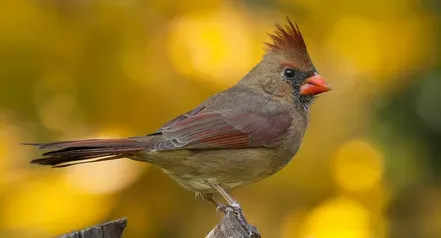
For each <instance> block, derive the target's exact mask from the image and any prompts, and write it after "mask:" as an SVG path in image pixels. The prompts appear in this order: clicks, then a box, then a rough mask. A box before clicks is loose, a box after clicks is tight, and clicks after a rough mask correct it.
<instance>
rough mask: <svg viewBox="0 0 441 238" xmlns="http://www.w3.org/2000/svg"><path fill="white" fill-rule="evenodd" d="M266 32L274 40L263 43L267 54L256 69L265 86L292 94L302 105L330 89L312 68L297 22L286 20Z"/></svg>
mask: <svg viewBox="0 0 441 238" xmlns="http://www.w3.org/2000/svg"><path fill="white" fill-rule="evenodd" d="M269 35H270V37H271V39H272V41H273V42H272V43H266V45H267V46H268V49H267V51H266V54H265V56H264V57H263V60H262V61H261V62H260V63H259V65H258V66H257V67H256V68H255V71H256V72H255V73H257V74H258V77H259V78H260V81H261V83H263V85H264V88H265V89H270V90H269V91H271V92H270V93H272V94H276V95H277V94H279V95H281V96H287V95H283V94H289V96H290V97H291V98H292V97H293V96H294V99H297V100H295V101H296V102H299V103H300V104H301V105H302V107H305V108H308V106H309V104H310V103H311V101H312V99H313V98H314V96H316V95H318V94H321V93H324V92H327V91H329V90H331V87H330V86H329V85H328V84H327V83H326V82H325V81H324V80H323V78H322V77H321V76H320V75H319V74H318V72H317V70H316V69H315V67H314V65H313V63H312V61H311V59H310V57H309V55H308V52H307V49H306V44H305V42H304V40H303V37H302V34H301V33H300V30H299V27H298V26H297V24H296V25H293V24H292V23H291V21H290V20H289V19H288V25H286V26H285V27H282V26H280V25H278V24H276V31H275V32H274V33H273V34H269Z"/></svg>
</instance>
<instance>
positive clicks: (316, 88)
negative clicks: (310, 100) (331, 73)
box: [300, 74, 331, 95]
mask: <svg viewBox="0 0 441 238" xmlns="http://www.w3.org/2000/svg"><path fill="white" fill-rule="evenodd" d="M329 90H331V86H329V84H327V83H326V82H325V80H323V78H322V77H321V76H320V75H318V74H315V75H314V76H311V77H309V78H307V79H306V80H305V83H304V84H302V86H300V94H302V95H317V94H320V93H324V92H327V91H329Z"/></svg>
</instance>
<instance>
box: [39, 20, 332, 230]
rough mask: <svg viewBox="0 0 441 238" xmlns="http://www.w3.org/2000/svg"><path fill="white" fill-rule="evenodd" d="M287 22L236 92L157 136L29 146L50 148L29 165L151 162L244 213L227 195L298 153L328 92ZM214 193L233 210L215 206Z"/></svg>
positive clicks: (216, 98) (296, 32)
mask: <svg viewBox="0 0 441 238" xmlns="http://www.w3.org/2000/svg"><path fill="white" fill-rule="evenodd" d="M288 23H289V25H287V26H285V27H284V28H283V27H281V26H280V25H277V24H276V27H277V30H276V32H275V34H273V35H270V36H271V38H272V40H273V43H272V44H267V45H268V46H269V49H268V50H267V51H266V54H265V55H264V57H263V59H262V61H260V63H258V64H257V65H256V66H255V67H254V68H253V69H252V70H251V71H250V72H249V73H248V74H247V75H245V77H243V79H242V80H240V81H239V82H238V83H237V84H236V85H235V86H233V87H231V88H229V89H227V90H225V91H224V92H221V93H218V94H216V95H214V96H212V97H210V98H208V99H207V100H206V101H205V102H203V103H202V104H200V105H199V106H198V107H196V108H195V109H193V110H191V111H189V112H187V113H185V114H183V115H180V116H178V117H177V118H175V119H173V120H171V121H170V122H168V123H167V124H165V125H164V126H163V127H161V128H160V129H159V130H157V131H156V132H154V133H152V134H149V135H147V136H140V137H130V138H125V139H90V140H78V141H62V142H54V143H42V144H32V145H35V146H38V148H39V149H42V150H44V149H48V150H49V151H48V152H45V153H44V154H43V158H40V159H35V160H32V163H34V164H41V165H50V166H53V167H64V166H69V165H73V164H80V163H89V162H97V161H105V160H114V159H121V158H130V159H133V160H138V161H142V162H149V163H152V164H155V165H157V166H159V167H160V168H161V169H162V170H164V171H165V173H167V174H168V175H170V176H171V177H172V178H173V179H175V180H176V181H178V182H179V183H180V184H181V185H182V186H183V187H185V188H187V189H189V190H191V191H195V192H198V193H201V194H202V197H203V198H205V199H207V200H209V201H211V202H214V203H215V204H216V205H217V206H219V207H220V208H221V209H226V208H227V207H230V208H231V207H232V208H233V209H234V211H236V213H237V214H238V215H241V213H240V206H239V205H238V203H237V202H235V200H233V198H231V196H229V195H228V193H227V192H226V191H225V190H224V189H229V188H234V187H238V186H241V185H244V184H247V183H251V182H256V181H258V180H261V179H264V178H266V177H268V176H270V175H272V174H274V173H275V172H277V171H279V170H280V169H281V168H283V167H284V166H285V165H286V164H287V163H288V162H289V161H290V160H291V158H292V157H293V156H294V155H295V154H296V152H297V150H298V149H299V146H300V143H301V141H302V138H303V135H304V132H305V129H306V127H307V124H308V115H309V106H310V104H311V102H312V100H313V98H314V96H315V95H317V94H320V93H323V92H326V91H329V90H330V86H329V85H328V84H326V83H325V81H324V80H323V79H322V78H321V77H320V75H318V74H317V71H316V69H315V67H314V65H313V64H312V62H311V60H310V58H309V55H308V53H307V50H306V45H305V42H304V40H303V37H302V35H301V33H300V31H299V28H298V26H297V25H296V26H294V25H293V24H292V23H291V21H289V19H288ZM215 191H217V192H219V193H220V194H221V195H222V196H223V197H224V198H225V199H226V200H227V202H228V203H229V204H230V206H226V205H223V204H221V203H219V202H217V201H216V200H214V197H213V192H215ZM239 218H240V217H239ZM243 221H244V220H243ZM244 222H245V221H244ZM248 228H249V227H248ZM249 232H251V233H252V232H253V231H252V229H251V228H250V229H249Z"/></svg>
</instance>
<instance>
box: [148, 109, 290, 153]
mask: <svg viewBox="0 0 441 238" xmlns="http://www.w3.org/2000/svg"><path fill="white" fill-rule="evenodd" d="M288 119H289V116H286V115H284V114H277V115H273V116H271V117H268V116H261V115H258V114H256V113H252V112H233V111H227V112H207V113H202V112H198V113H196V114H194V115H192V116H188V117H185V118H182V117H181V120H179V121H176V120H174V124H173V125H172V126H170V127H168V128H167V127H165V128H162V129H160V131H161V132H162V135H163V139H162V140H160V141H158V142H157V143H156V145H155V149H156V150H172V149H179V148H185V149H202V148H212V149H215V148H246V147H263V146H265V147H273V146H277V145H278V144H279V143H280V142H281V140H282V139H283V136H284V135H285V134H286V132H287V131H288V129H289V126H290V121H289V120H288Z"/></svg>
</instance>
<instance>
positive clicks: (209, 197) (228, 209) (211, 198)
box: [200, 193, 234, 214]
mask: <svg viewBox="0 0 441 238" xmlns="http://www.w3.org/2000/svg"><path fill="white" fill-rule="evenodd" d="M200 196H201V198H202V199H204V200H206V201H209V202H211V203H212V204H213V205H215V206H216V208H217V209H218V210H219V211H221V212H223V213H225V214H227V213H228V212H234V210H233V209H232V208H231V207H230V206H228V205H225V204H223V203H221V202H219V201H217V200H216V198H215V197H214V193H201V194H200Z"/></svg>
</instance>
